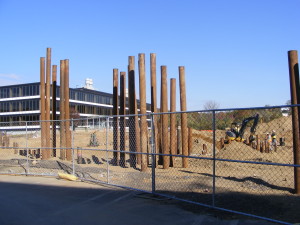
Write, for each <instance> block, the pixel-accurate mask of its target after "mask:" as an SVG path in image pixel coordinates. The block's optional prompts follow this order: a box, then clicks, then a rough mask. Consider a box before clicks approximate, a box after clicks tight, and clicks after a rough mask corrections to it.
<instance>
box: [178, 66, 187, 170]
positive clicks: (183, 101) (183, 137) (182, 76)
mask: <svg viewBox="0 0 300 225" xmlns="http://www.w3.org/2000/svg"><path fill="white" fill-rule="evenodd" d="M179 86H180V110H181V111H183V112H184V111H186V89H185V70H184V66H179ZM181 143H182V155H183V156H188V130H187V115H186V113H182V114H181ZM182 166H183V168H187V167H188V158H186V157H183V158H182Z"/></svg>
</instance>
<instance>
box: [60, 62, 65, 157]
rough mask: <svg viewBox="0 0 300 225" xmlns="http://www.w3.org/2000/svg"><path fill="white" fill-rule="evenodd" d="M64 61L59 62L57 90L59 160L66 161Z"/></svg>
mask: <svg viewBox="0 0 300 225" xmlns="http://www.w3.org/2000/svg"><path fill="white" fill-rule="evenodd" d="M64 83H65V61H64V60H60V88H59V95H60V97H59V98H60V101H59V112H60V148H61V149H60V158H61V159H62V160H65V159H66V151H65V149H64V148H65V147H66V139H65V122H64V120H65V97H64V96H65V92H64V88H65V85H64Z"/></svg>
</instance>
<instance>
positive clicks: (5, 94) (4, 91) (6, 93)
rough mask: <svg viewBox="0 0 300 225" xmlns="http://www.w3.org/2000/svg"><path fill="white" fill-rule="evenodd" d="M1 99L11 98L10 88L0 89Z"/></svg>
mask: <svg viewBox="0 0 300 225" xmlns="http://www.w3.org/2000/svg"><path fill="white" fill-rule="evenodd" d="M0 97H1V98H9V89H8V88H1V89H0Z"/></svg>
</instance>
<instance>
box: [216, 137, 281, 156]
mask: <svg viewBox="0 0 300 225" xmlns="http://www.w3.org/2000/svg"><path fill="white" fill-rule="evenodd" d="M231 142H232V141H231V140H228V144H230V143H231ZM244 143H245V144H246V145H248V146H250V147H252V148H253V149H255V150H257V151H259V152H261V153H270V152H272V151H275V152H276V151H277V145H276V144H274V145H273V144H272V143H270V142H269V141H268V140H264V139H263V138H260V137H259V135H256V138H255V140H254V141H250V137H248V138H247V139H246V140H245V142H244ZM220 147H221V149H222V148H224V147H225V142H224V138H221V139H220Z"/></svg>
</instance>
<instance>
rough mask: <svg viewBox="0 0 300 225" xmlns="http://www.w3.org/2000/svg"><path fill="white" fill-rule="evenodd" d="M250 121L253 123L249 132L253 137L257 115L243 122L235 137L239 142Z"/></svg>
mask: <svg viewBox="0 0 300 225" xmlns="http://www.w3.org/2000/svg"><path fill="white" fill-rule="evenodd" d="M252 120H254V121H253V124H252V126H251V128H250V132H251V135H253V134H254V133H255V131H256V127H257V124H258V120H259V114H256V115H255V116H252V117H248V118H246V119H244V120H243V122H242V126H241V129H240V131H239V134H238V136H237V138H238V139H240V140H242V139H243V136H244V132H245V129H246V127H247V124H248V123H249V122H250V121H252Z"/></svg>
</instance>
